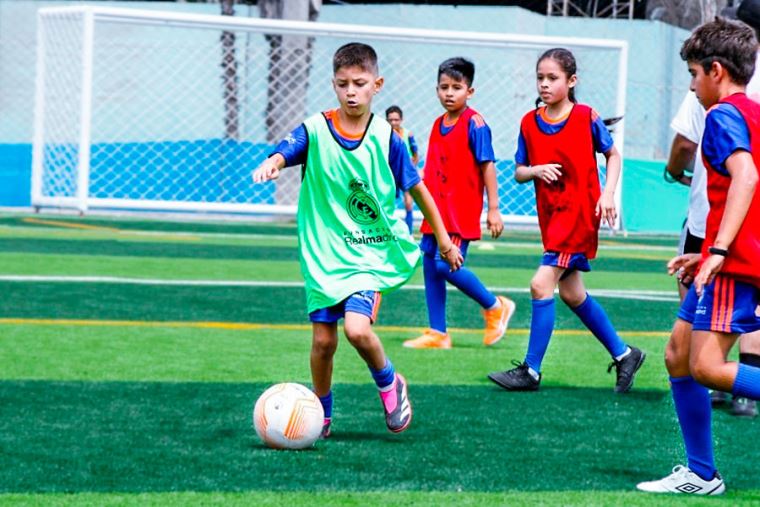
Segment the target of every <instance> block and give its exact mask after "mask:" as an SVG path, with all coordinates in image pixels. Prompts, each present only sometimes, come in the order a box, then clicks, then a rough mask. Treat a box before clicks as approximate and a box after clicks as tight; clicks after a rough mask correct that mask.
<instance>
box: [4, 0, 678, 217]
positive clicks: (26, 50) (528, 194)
mask: <svg viewBox="0 0 760 507" xmlns="http://www.w3.org/2000/svg"><path fill="white" fill-rule="evenodd" d="M61 4H62V2H56V3H53V4H52V5H56V6H58V5H61ZM46 5H50V3H47V2H32V1H16V2H0V116H2V119H3V121H2V122H0V179H2V182H3V184H2V185H0V204H3V205H9V204H12V205H28V204H29V193H30V192H29V182H30V180H31V175H30V167H31V158H32V157H31V152H32V149H31V144H32V137H33V135H32V131H33V111H34V75H35V59H36V53H35V51H36V46H37V38H36V12H37V10H38V8H40V7H44V6H46ZM101 5H108V6H113V5H128V6H129V7H133V6H139V7H142V8H148V9H153V10H166V9H173V10H174V11H175V12H177V11H179V10H182V11H192V12H202V13H217V12H218V10H219V6H218V5H202V4H182V5H180V4H171V3H169V4H161V3H153V4H150V3H130V4H120V3H119V2H108V3H107V4H101ZM236 10H237V16H236V18H243V19H247V18H249V17H252V18H255V17H256V15H257V9H256V8H255V7H246V6H237V7H236ZM452 13H453V14H456V15H454V16H452ZM348 19H350V20H352V21H355V22H357V23H361V24H368V25H377V26H394V27H403V26H436V27H449V28H454V27H456V28H461V29H465V30H471V31H475V30H480V31H486V32H502V31H508V32H512V33H514V32H521V31H522V32H525V33H528V34H533V33H550V34H555V33H562V34H568V35H591V36H594V37H603V38H620V39H626V40H628V41H629V43H630V64H629V73H628V78H627V90H626V92H627V93H626V95H627V108H626V115H625V146H624V148H625V149H624V152H625V153H624V155H625V158H626V159H627V162H626V167H628V168H629V170H628V171H627V174H626V176H625V180H629V179H631V178H636V177H637V175H636V174H634V173H636V172H637V169H636V168H637V167H638V166H631V165H630V164H635V163H638V162H639V161H652V160H657V159H660V160H661V159H662V158H664V157H665V156H666V155H667V150H668V147H669V144H670V140H671V138H672V132H671V131H670V130H669V127H668V125H669V121H670V118H671V116H672V114H673V113H674V112H675V109H676V108H677V106H678V104H679V103H680V100H681V98H682V97H683V94H684V92H685V90H686V87H687V86H688V78H687V75H686V73H685V71H683V70H682V67H683V64H682V62H681V61H680V59H679V58H678V55H677V51H678V47H679V46H680V41H681V40H682V39H683V38H684V37H685V35H686V33H687V32H685V31H683V30H680V29H678V28H674V27H670V26H667V25H663V24H658V23H650V22H621V21H609V20H580V19H559V18H544V17H542V16H537V15H535V14H533V13H527V12H524V11H522V10H520V9H508V8H482V9H475V8H472V9H470V8H462V7H460V8H458V9H452V8H450V7H443V6H437V7H433V6H409V5H398V6H390V5H388V6H363V7H361V8H360V7H357V6H342V5H340V6H339V5H327V6H324V7H323V9H322V12H321V14H320V21H321V22H345V21H346V20H348ZM502 27H503V28H502ZM111 29H114V30H115V32H114V34H113V35H114V36H118V37H120V42H117V41H116V40H114V41H110V42H109V40H108V39H109V37H110V35H111V34H110V33H109V32H108V30H111ZM61 30H63V28H61ZM76 30H77V29H74V28H71V29H69V31H68V32H66V31H65V30H64V31H62V32H60V33H58V34H57V35H56V36H55V37H54V38H53V39H51V41H56V44H57V43H58V42H57V41H58V39H59V38H60V41H61V45H62V46H64V45H65V46H66V47H68V48H75V49H74V50H73V52H72V53H71V54H78V51H79V49H77V48H76V44H77V43H78V42H77V41H80V40H81V32H80V33H77V31H76ZM166 33H171V35H166ZM231 33H232V34H233V35H234V39H233V40H234V42H233V44H232V47H233V48H234V60H228V61H230V62H234V63H233V64H232V65H229V64H228V65H227V67H226V68H223V67H222V65H223V61H224V60H223V59H224V58H225V54H224V43H223V42H222V39H221V33H220V32H217V33H215V34H211V33H210V32H209V31H208V30H200V29H195V30H193V29H186V30H185V31H184V34H185V35H182V34H180V31H171V32H168V31H165V29H164V30H159V29H158V28H157V27H139V28H138V27H136V26H132V27H128V26H126V25H122V26H121V27H118V28H116V27H115V24H113V23H111V24H110V26H108V27H106V26H103V28H100V29H98V28H97V27H96V29H95V34H94V35H95V39H94V40H95V41H96V45H95V47H94V53H95V54H94V59H93V62H94V67H93V74H92V76H93V78H92V83H93V88H92V93H93V109H92V128H91V130H90V132H91V136H90V137H91V141H92V146H91V152H90V159H91V160H90V161H91V163H92V164H93V166H92V167H93V171H92V173H91V174H90V175H89V180H90V181H89V184H88V189H87V190H88V192H89V194H90V195H91V196H96V197H97V198H99V199H102V200H104V201H105V200H108V199H125V198H126V199H135V200H136V199H147V200H144V201H143V202H150V203H153V202H155V203H164V202H167V201H170V200H178V201H177V202H187V203H193V202H210V203H224V202H230V203H236V204H243V205H250V204H252V203H263V204H266V205H267V206H269V207H270V208H272V207H276V206H278V204H277V203H282V204H283V205H284V206H290V203H292V202H294V199H295V196H296V193H295V192H294V191H291V190H289V189H288V188H291V189H292V188H295V189H297V185H298V177H299V171H298V170H290V171H287V172H285V174H286V175H287V176H286V179H290V180H293V181H289V182H288V184H287V185H285V184H283V185H281V186H280V187H279V188H278V187H276V186H274V185H273V184H270V185H265V186H260V187H257V188H254V187H253V186H252V185H249V184H248V181H249V180H248V174H249V172H250V169H252V168H253V167H255V165H256V164H257V163H258V162H259V161H260V160H261V159H263V157H265V156H266V155H267V154H268V153H269V152H270V150H271V148H272V146H273V143H274V140H275V139H279V138H281V137H282V136H283V135H284V134H285V133H286V132H288V131H289V130H290V129H291V128H293V127H295V126H296V125H298V123H300V121H301V120H302V119H303V118H304V117H305V116H307V115H308V114H312V113H314V112H318V111H320V110H325V109H329V108H332V107H335V105H336V102H335V99H334V95H333V93H332V90H331V89H330V85H329V80H330V77H331V69H330V60H331V56H332V51H333V50H334V49H335V48H337V47H338V45H339V44H340V43H342V42H346V41H347V40H348V39H339V38H321V39H319V38H318V39H316V40H315V41H314V42H313V47H312V50H311V52H310V53H308V54H309V58H310V60H311V65H307V66H305V68H306V69H308V70H307V74H308V75H307V77H305V78H304V77H301V78H299V79H297V80H295V79H289V78H290V77H292V76H295V75H298V74H299V73H300V74H301V75H303V71H304V65H302V64H303V60H302V58H303V55H296V56H297V57H295V58H294V57H293V55H295V54H296V53H295V52H293V51H291V50H290V49H288V48H287V47H286V46H288V44H286V45H285V46H283V48H284V50H283V51H282V52H281V55H280V60H279V61H280V65H279V67H278V68H277V69H275V70H274V71H273V69H271V68H270V62H271V61H272V60H273V59H274V58H273V56H272V54H271V53H272V37H271V36H270V37H266V35H265V34H261V33H249V32H245V31H235V30H233V31H232V32H231ZM270 35H274V34H270ZM173 38H176V40H172V39H173ZM357 38H358V37H352V40H353V39H357ZM358 39H360V38H358ZM66 40H69V42H66ZM363 40H365V41H366V42H369V43H371V44H373V45H375V46H376V47H377V49H378V52H379V54H380V65H381V73H382V74H383V75H384V76H385V78H386V85H385V88H384V90H383V91H382V92H381V94H380V95H378V96H377V97H376V99H375V103H374V110H375V111H376V112H377V113H380V114H382V112H383V111H384V109H385V108H386V107H387V106H389V105H391V104H397V105H399V106H401V107H402V108H403V109H404V113H405V115H404V120H405V127H406V128H407V129H410V130H411V131H412V132H413V133H414V134H415V137H416V138H417V140H418V142H419V143H420V145H421V147H420V148H421V155H422V158H423V159H424V155H425V150H426V143H427V137H428V134H429V130H430V126H431V125H432V122H433V120H434V118H435V117H436V116H437V115H439V114H440V113H441V112H442V109H441V107H440V105H439V104H438V102H437V99H436V97H435V91H434V86H435V72H436V67H437V65H438V63H440V61H441V60H443V59H445V58H447V57H450V56H455V55H464V56H469V57H471V58H472V59H473V60H474V61H475V63H476V66H477V72H476V78H475V88H476V93H475V96H474V97H473V100H472V101H471V105H472V106H473V107H475V108H476V109H478V110H479V111H480V112H481V113H482V114H483V116H484V117H485V119H486V121H487V122H488V123H489V124H490V125H491V127H492V130H493V133H494V144H495V148H496V155H497V158H498V159H499V162H498V169H499V181H500V187H501V188H500V191H501V195H502V204H504V208H505V212H509V213H515V214H516V215H518V216H519V215H522V216H530V215H531V214H532V213H533V209H532V190H531V188H530V185H527V186H526V185H522V186H517V185H515V183H514V181H513V179H512V177H511V174H512V172H511V168H512V164H511V159H512V157H513V154H514V151H515V144H514V139H515V137H516V134H517V128H518V124H519V116H520V115H521V114H522V113H524V112H525V111H527V110H528V109H530V108H531V107H532V103H533V99H534V96H533V95H534V84H533V77H532V76H533V66H534V64H535V58H536V57H537V55H538V52H539V51H538V50H535V49H533V50H529V49H519V50H518V49H517V48H510V49H509V50H504V51H501V52H494V51H493V50H488V51H485V50H483V49H482V48H478V47H475V46H472V45H468V44H459V45H457V44H437V45H436V44H433V45H431V44H418V45H416V46H415V45H410V44H407V43H403V42H401V43H396V44H391V43H380V42H378V41H373V40H370V39H363ZM227 47H230V46H229V41H228V46H227ZM106 48H107V49H106ZM59 50H60V51H62V50H63V47H61V48H59ZM288 51H290V53H288ZM489 51H490V52H489ZM575 52H576V56H577V57H578V61H579V76H580V83H579V88H578V90H579V99H580V100H581V101H584V102H588V103H590V104H591V105H593V106H594V107H595V108H596V109H597V110H598V111H599V112H600V114H601V115H602V116H605V117H606V116H612V115H614V107H613V106H612V105H611V101H612V100H613V99H610V97H614V88H615V86H614V82H615V79H616V78H617V77H616V76H615V75H614V72H613V70H614V68H615V63H614V58H599V57H598V55H599V54H600V52H596V53H595V52H590V53H586V52H584V51H580V50H577V49H576V50H575ZM227 56H229V55H227ZM66 58H69V60H66ZM71 58H74V57H71V56H61V62H60V63H59V64H58V65H59V68H57V69H56V70H54V71H53V72H52V77H51V79H57V80H58V81H59V82H60V83H61V85H62V86H63V84H67V85H68V88H64V87H62V88H61V90H62V91H61V92H60V93H61V95H60V100H59V99H58V98H57V97H58V96H56V95H54V94H53V92H52V91H46V93H47V94H49V98H50V100H49V102H51V103H53V104H55V106H54V108H55V109H54V110H46V111H44V113H45V119H46V122H47V124H46V125H47V127H49V128H50V130H49V131H48V133H47V134H46V135H49V136H50V140H51V141H52V143H51V145H50V146H48V147H47V148H46V149H45V151H44V155H45V160H46V164H49V167H50V169H51V172H50V174H49V175H46V176H45V178H44V181H43V180H40V181H38V187H39V190H40V192H41V193H44V195H59V196H66V197H68V198H70V199H76V196H77V188H78V187H77V181H78V180H79V177H80V175H79V174H78V172H77V170H76V169H73V170H72V169H71V167H76V164H77V163H78V162H79V159H80V157H81V153H80V150H79V148H78V146H77V145H78V143H79V142H80V140H81V128H80V123H78V122H79V121H80V116H81V107H79V105H77V106H75V105H74V104H78V103H79V102H81V101H80V98H81V97H80V96H79V94H80V93H81V88H78V86H79V85H78V84H77V83H81V80H82V72H81V71H82V68H81V65H79V64H78V63H76V62H75V61H74V60H71ZM77 58H78V56H77ZM147 64H150V66H149V67H148V68H145V65H147ZM108 65H112V66H114V68H113V69H110V68H109V67H108ZM230 70H232V71H233V75H234V76H235V80H234V84H235V87H236V88H235V93H233V94H232V95H231V96H232V97H234V99H235V100H234V101H233V100H229V98H230V95H229V94H228V95H225V93H226V92H225V90H226V89H227V87H226V84H227V83H229V81H227V82H225V77H224V76H225V74H226V73H229V72H230ZM225 71H227V72H225ZM172 72H174V74H172ZM277 72H280V73H281V75H282V76H283V79H285V81H283V82H282V84H279V83H278V80H277V79H274V78H270V76H274V75H276V73H277ZM294 81H297V82H298V84H297V85H294V84H293V82H294ZM286 82H287V83H288V84H285V83H286ZM303 87H305V88H306V91H303ZM162 93H163V95H162ZM274 111H276V114H273V112H274ZM231 116H232V117H234V118H235V119H236V122H230V121H229V118H230V117H231ZM56 118H57V119H56ZM225 118H227V120H226V121H225ZM515 119H517V120H515ZM50 122H52V123H50ZM188 124H195V127H193V128H192V129H189V130H188V129H187V128H186V127H187V125H188ZM231 125H236V128H237V129H238V131H237V133H236V134H234V135H230V131H229V129H230V128H231ZM634 159H636V160H634ZM647 163H650V162H647ZM650 164H651V163H650ZM629 166H630V167H629ZM65 167H68V169H64V168H65ZM109 171H110V172H109ZM9 182H10V183H9ZM43 189H44V192H43ZM521 194H525V195H523V197H520V195H521ZM629 195H630V194H629ZM515 196H517V197H515ZM510 201H511V202H510ZM634 204H635V201H634ZM628 208H630V205H628ZM157 209H163V208H162V207H161V206H157ZM281 211H282V210H281ZM626 212H627V214H628V216H632V215H631V213H636V210H635V209H633V208H630V209H626Z"/></svg>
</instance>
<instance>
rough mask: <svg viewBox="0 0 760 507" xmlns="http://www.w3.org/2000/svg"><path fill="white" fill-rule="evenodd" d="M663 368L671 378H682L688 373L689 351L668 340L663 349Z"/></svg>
mask: <svg viewBox="0 0 760 507" xmlns="http://www.w3.org/2000/svg"><path fill="white" fill-rule="evenodd" d="M665 368H666V369H667V370H668V373H669V374H670V375H671V376H672V377H683V376H685V374H686V373H687V372H688V371H689V349H688V348H684V347H680V346H679V345H678V344H677V343H676V342H674V341H673V340H670V341H669V342H668V344H667V346H666V347H665Z"/></svg>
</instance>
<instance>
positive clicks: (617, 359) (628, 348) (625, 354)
mask: <svg viewBox="0 0 760 507" xmlns="http://www.w3.org/2000/svg"><path fill="white" fill-rule="evenodd" d="M630 353H631V347H626V348H625V352H623V353H622V354H620V355H619V356H617V357H616V358H615V361H620V360H621V359H623V358H624V357H626V356H627V355H628V354H630Z"/></svg>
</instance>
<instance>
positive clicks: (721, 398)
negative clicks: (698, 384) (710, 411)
mask: <svg viewBox="0 0 760 507" xmlns="http://www.w3.org/2000/svg"><path fill="white" fill-rule="evenodd" d="M730 401H731V397H730V395H729V394H728V393H724V392H723V391H715V390H712V389H711V390H710V405H712V408H718V407H725V406H726V405H728V403H729V402H730Z"/></svg>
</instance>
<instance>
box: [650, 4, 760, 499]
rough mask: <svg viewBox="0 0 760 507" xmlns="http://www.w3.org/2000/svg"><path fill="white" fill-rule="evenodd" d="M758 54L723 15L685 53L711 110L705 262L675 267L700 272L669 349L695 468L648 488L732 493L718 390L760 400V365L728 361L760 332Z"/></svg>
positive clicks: (676, 262) (696, 258)
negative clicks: (720, 433) (714, 402)
mask: <svg viewBox="0 0 760 507" xmlns="http://www.w3.org/2000/svg"><path fill="white" fill-rule="evenodd" d="M756 56H757V39H756V37H755V34H754V32H753V30H752V28H750V27H749V26H747V25H745V24H743V23H739V22H733V21H728V20H725V19H722V18H716V19H715V21H712V22H709V23H705V24H704V25H702V26H700V27H698V28H697V29H696V30H694V32H693V33H692V34H691V36H690V37H689V38H688V39H686V41H685V42H684V43H683V46H682V47H681V58H683V59H684V60H685V61H686V62H687V64H688V68H689V73H690V74H691V86H690V88H691V90H692V91H694V92H695V94H696V96H697V98H698V99H699V101H700V103H701V104H702V105H703V106H704V108H705V109H706V110H707V111H708V113H707V117H706V118H705V128H704V133H703V135H702V159H703V162H704V164H705V167H706V169H707V198H708V200H709V203H710V211H709V212H708V215H707V222H706V228H705V239H704V243H703V245H702V253H701V255H697V254H685V255H681V256H678V257H676V258H674V259H672V260H671V261H670V262H669V263H668V271H669V272H670V273H674V272H676V271H678V270H679V269H682V268H683V269H684V271H685V272H686V273H687V274H694V283H693V284H692V286H691V287H690V288H689V292H688V293H687V295H686V298H685V299H684V301H683V303H682V304H681V308H680V310H679V312H678V317H677V319H676V322H675V324H674V326H673V330H672V332H671V335H670V340H669V342H668V345H667V347H666V349H665V365H666V367H667V370H668V373H669V375H670V386H671V387H670V388H671V393H672V395H673V404H674V406H675V410H676V415H677V416H678V423H679V425H680V428H681V435H682V437H683V441H684V446H685V448H686V455H687V466H681V465H678V466H676V467H675V468H673V472H672V473H671V474H670V475H668V476H666V477H664V478H663V479H660V480H656V481H651V482H642V483H640V484H638V485H637V488H638V489H639V490H642V491H648V492H655V493H688V494H697V495H719V494H721V493H723V492H724V491H725V489H726V487H725V484H724V482H723V478H722V477H721V476H720V474H719V473H718V471H717V469H716V467H715V459H714V456H713V442H712V424H711V415H712V413H711V409H710V394H709V392H708V388H712V389H716V390H720V391H730V392H732V393H733V394H734V395H735V396H741V397H746V398H750V399H754V400H757V399H758V398H760V368H758V367H756V366H750V365H748V364H744V363H736V362H732V361H727V360H726V358H727V357H728V353H729V352H730V350H731V348H732V347H733V345H734V343H735V342H736V340H737V339H738V337H739V336H740V335H741V334H743V333H750V332H753V331H757V330H758V329H760V318H758V317H757V316H756V315H755V310H756V308H757V305H758V302H759V301H760V270H758V265H760V192H758V191H757V184H758V180H759V179H760V174H758V163H760V104H758V103H757V102H754V101H753V100H751V99H749V98H748V97H747V95H746V94H745V93H744V91H745V87H746V84H747V83H748V82H749V80H750V78H751V77H752V74H753V73H754V71H755V59H756ZM697 266H698V268H697ZM695 270H696V271H695Z"/></svg>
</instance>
